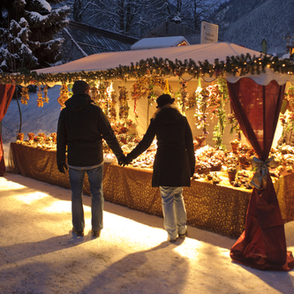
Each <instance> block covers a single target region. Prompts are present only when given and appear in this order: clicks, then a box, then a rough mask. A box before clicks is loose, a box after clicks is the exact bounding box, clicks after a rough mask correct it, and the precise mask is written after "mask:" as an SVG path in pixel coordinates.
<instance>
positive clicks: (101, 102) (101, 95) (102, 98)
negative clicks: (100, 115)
mask: <svg viewBox="0 0 294 294" xmlns="http://www.w3.org/2000/svg"><path fill="white" fill-rule="evenodd" d="M106 88H107V84H105V83H103V82H100V83H99V84H98V106H99V107H101V109H102V111H103V112H104V114H105V115H106V116H108V107H107V93H106Z"/></svg>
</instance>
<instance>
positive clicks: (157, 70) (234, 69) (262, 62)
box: [0, 54, 294, 85]
mask: <svg viewBox="0 0 294 294" xmlns="http://www.w3.org/2000/svg"><path fill="white" fill-rule="evenodd" d="M266 67H269V68H271V69H272V70H274V71H275V72H277V73H281V74H288V75H293V73H294V63H293V62H292V61H291V59H284V60H280V59H279V58H278V57H277V56H266V55H263V54H261V55H260V56H259V57H256V56H255V55H254V56H253V57H252V56H251V55H250V54H246V55H244V54H242V55H240V56H231V57H229V56H228V57H227V58H226V61H219V60H218V59H215V61H214V63H213V64H212V63H209V62H208V61H207V60H205V61H198V63H196V62H195V61H194V60H192V59H189V61H188V60H187V59H185V61H184V62H182V61H181V60H178V59H176V60H175V61H172V60H169V59H167V58H166V59H163V58H156V57H153V58H148V59H146V60H143V59H142V60H140V61H139V62H137V63H136V64H134V63H131V65H130V66H122V65H120V66H118V67H117V68H112V69H107V70H101V71H90V72H85V71H81V72H74V73H57V74H37V73H36V72H31V73H28V74H12V73H5V72H3V73H0V83H1V84H16V85H23V84H25V85H29V84H38V85H39V84H41V85H46V84H49V83H61V84H64V83H69V84H71V83H73V82H74V81H76V80H78V79H79V80H80V79H82V80H85V81H88V82H91V81H95V80H113V79H122V80H127V79H130V78H136V79H140V78H141V77H144V76H146V75H147V76H159V77H163V76H179V77H181V76H183V75H184V74H189V75H190V76H192V77H193V78H199V77H202V76H203V75H205V74H208V75H209V76H210V77H212V76H215V77H216V78H220V77H222V76H223V75H224V74H226V73H229V74H233V75H234V76H235V75H237V74H238V75H240V76H243V75H246V74H261V73H265V69H266Z"/></svg>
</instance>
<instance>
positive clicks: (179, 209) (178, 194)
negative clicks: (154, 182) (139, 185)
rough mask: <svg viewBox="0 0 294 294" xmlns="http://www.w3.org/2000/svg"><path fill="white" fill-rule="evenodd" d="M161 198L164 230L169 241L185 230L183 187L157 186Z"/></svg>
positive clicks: (185, 216)
mask: <svg viewBox="0 0 294 294" xmlns="http://www.w3.org/2000/svg"><path fill="white" fill-rule="evenodd" d="M159 189H160V194H161V198H162V212H163V217H164V228H165V229H166V231H167V233H168V237H169V238H170V239H176V238H177V236H178V234H184V233H185V232H186V230H187V226H186V222H187V214H186V209H185V203H184V199H183V187H169V186H159Z"/></svg>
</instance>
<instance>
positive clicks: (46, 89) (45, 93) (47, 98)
mask: <svg viewBox="0 0 294 294" xmlns="http://www.w3.org/2000/svg"><path fill="white" fill-rule="evenodd" d="M43 93H44V102H45V103H49V97H48V86H47V85H46V86H45V87H44V88H43Z"/></svg>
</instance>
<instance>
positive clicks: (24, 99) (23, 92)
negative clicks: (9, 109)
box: [20, 87, 30, 105]
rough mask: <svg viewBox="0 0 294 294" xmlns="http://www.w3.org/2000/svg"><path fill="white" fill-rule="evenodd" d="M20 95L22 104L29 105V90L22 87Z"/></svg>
mask: <svg viewBox="0 0 294 294" xmlns="http://www.w3.org/2000/svg"><path fill="white" fill-rule="evenodd" d="M20 95H21V99H20V102H21V104H25V105H27V104H28V101H29V100H30V95H29V88H27V87H22V88H21V93H20Z"/></svg>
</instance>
